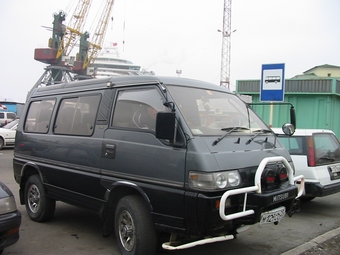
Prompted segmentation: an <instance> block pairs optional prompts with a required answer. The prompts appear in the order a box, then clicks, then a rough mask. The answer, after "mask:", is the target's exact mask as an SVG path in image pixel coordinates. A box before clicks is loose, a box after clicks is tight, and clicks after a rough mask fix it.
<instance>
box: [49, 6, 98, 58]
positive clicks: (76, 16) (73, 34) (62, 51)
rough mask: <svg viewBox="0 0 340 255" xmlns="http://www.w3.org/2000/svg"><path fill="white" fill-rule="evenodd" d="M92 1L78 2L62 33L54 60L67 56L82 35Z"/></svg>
mask: <svg viewBox="0 0 340 255" xmlns="http://www.w3.org/2000/svg"><path fill="white" fill-rule="evenodd" d="M91 1H92V0H79V2H78V4H77V6H76V8H75V10H74V12H73V15H72V17H71V20H70V22H69V25H68V26H67V29H66V30H65V32H64V36H63V38H62V41H61V43H60V44H59V48H58V52H57V55H56V58H57V59H59V58H60V56H61V55H69V54H70V53H71V51H72V49H73V48H74V46H75V44H76V43H77V41H78V39H79V37H80V36H81V34H82V31H83V28H84V24H85V21H86V18H87V15H88V13H89V12H88V10H89V9H90V6H91Z"/></svg>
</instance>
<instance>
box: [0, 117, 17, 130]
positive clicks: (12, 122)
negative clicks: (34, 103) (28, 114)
mask: <svg viewBox="0 0 340 255" xmlns="http://www.w3.org/2000/svg"><path fill="white" fill-rule="evenodd" d="M18 122H19V119H15V120H13V121H11V122H10V123H8V124H7V125H5V126H3V127H2V128H6V129H11V128H12V127H14V126H15V125H16V124H18Z"/></svg>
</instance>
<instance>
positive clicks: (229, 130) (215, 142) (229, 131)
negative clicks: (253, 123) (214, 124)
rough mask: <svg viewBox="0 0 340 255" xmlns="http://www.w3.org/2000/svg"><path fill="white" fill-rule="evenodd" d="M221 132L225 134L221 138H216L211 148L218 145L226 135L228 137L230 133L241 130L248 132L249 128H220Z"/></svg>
mask: <svg viewBox="0 0 340 255" xmlns="http://www.w3.org/2000/svg"><path fill="white" fill-rule="evenodd" d="M221 130H222V131H227V133H225V134H224V135H223V136H221V137H219V138H217V139H216V140H215V141H214V142H213V144H212V145H213V146H214V145H216V144H218V143H219V142H220V141H221V140H222V139H223V138H224V137H226V136H227V135H229V134H230V133H232V132H239V131H243V130H249V128H245V127H227V128H222V129H221Z"/></svg>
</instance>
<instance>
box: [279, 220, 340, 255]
mask: <svg viewBox="0 0 340 255" xmlns="http://www.w3.org/2000/svg"><path fill="white" fill-rule="evenodd" d="M339 244H340V227H339V228H337V229H333V230H331V231H328V232H326V233H325V234H323V235H320V236H318V237H316V238H314V239H312V240H311V241H309V242H307V243H305V244H303V245H300V246H298V247H296V248H294V249H292V250H290V251H287V252H285V253H283V254H282V255H339V254H340V245H339Z"/></svg>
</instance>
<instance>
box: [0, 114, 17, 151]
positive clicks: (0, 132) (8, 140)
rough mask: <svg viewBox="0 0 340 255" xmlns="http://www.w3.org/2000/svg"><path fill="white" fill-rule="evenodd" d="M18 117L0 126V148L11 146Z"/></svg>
mask: <svg viewBox="0 0 340 255" xmlns="http://www.w3.org/2000/svg"><path fill="white" fill-rule="evenodd" d="M18 122H19V119H15V120H13V121H11V122H10V123H8V124H7V125H5V126H3V127H2V128H0V150H1V149H2V148H3V147H7V146H13V145H14V141H15V133H16V131H17V126H18Z"/></svg>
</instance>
